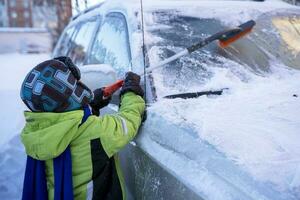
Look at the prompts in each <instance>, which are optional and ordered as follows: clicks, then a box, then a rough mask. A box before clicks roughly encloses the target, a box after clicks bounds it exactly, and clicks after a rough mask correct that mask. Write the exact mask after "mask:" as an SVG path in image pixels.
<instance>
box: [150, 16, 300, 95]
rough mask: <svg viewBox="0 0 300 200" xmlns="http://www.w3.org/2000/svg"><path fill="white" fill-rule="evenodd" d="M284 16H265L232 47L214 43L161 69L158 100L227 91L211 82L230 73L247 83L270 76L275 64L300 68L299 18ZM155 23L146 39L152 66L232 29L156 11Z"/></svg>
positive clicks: (153, 20)
mask: <svg viewBox="0 0 300 200" xmlns="http://www.w3.org/2000/svg"><path fill="white" fill-rule="evenodd" d="M283 13H284V14H280V13H278V12H277V13H269V14H265V15H263V16H261V17H260V18H258V19H257V20H256V22H257V25H256V26H255V28H254V29H253V31H252V33H251V34H249V35H248V36H247V37H244V38H242V39H240V40H238V41H237V42H235V43H233V44H232V45H230V46H229V47H228V48H225V49H222V48H220V47H219V46H218V44H217V43H216V42H213V43H211V44H210V45H208V46H206V47H205V48H202V49H200V50H198V51H196V52H194V53H192V54H191V55H188V56H185V57H182V58H180V59H178V60H176V61H174V62H172V63H169V64H167V65H165V67H164V68H162V69H160V70H157V72H154V73H155V76H154V80H156V84H155V87H156V90H157V93H158V94H157V95H158V96H166V95H169V94H174V93H183V92H195V90H198V91H199V90H203V89H204V88H206V89H221V88H222V87H223V86H221V85H218V84H217V83H215V84H214V85H213V86H211V85H208V82H210V81H211V80H212V79H213V78H215V77H216V76H218V74H219V73H222V72H225V71H224V70H225V69H226V70H227V73H230V76H233V77H234V78H237V79H239V80H241V81H244V82H247V81H248V80H249V79H250V78H251V75H254V74H255V75H261V76H265V75H267V74H268V73H270V72H271V71H272V70H271V63H272V61H274V60H277V61H279V62H281V63H283V64H284V65H286V66H288V67H292V68H298V69H300V54H299V51H300V40H299V39H300V14H297V13H296V12H295V13H293V12H291V13H289V12H283ZM151 20H152V21H151V23H152V25H151V26H149V27H148V30H149V31H148V34H149V35H148V38H147V39H148V41H147V43H148V55H149V60H150V65H154V64H156V63H157V62H159V61H161V60H164V59H166V58H168V57H170V56H172V55H174V54H175V53H178V52H179V51H181V50H183V49H184V48H186V47H188V46H190V45H192V44H194V43H196V42H198V41H199V40H201V39H203V38H206V37H208V36H210V35H212V34H214V33H217V32H219V31H222V30H225V29H228V28H229V27H228V26H225V25H224V24H223V23H222V22H221V21H219V20H217V19H211V18H209V19H205V18H196V17H191V16H184V15H182V14H178V13H177V12H176V11H173V12H170V11H168V12H167V11H157V12H154V13H152V19H151ZM237 25H238V24H237ZM215 86H216V87H217V88H212V87H215ZM224 86H225V87H227V86H228V85H226V84H225V85H224ZM229 86H230V85H229Z"/></svg>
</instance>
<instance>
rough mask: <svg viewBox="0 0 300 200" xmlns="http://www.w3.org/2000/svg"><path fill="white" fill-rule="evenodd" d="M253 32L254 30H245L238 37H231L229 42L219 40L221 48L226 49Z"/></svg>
mask: <svg viewBox="0 0 300 200" xmlns="http://www.w3.org/2000/svg"><path fill="white" fill-rule="evenodd" d="M251 30H252V28H250V29H248V30H244V31H242V32H241V33H239V34H237V35H236V36H234V37H231V38H229V39H228V40H225V41H221V40H219V46H220V47H221V48H226V47H228V46H229V45H230V44H232V43H233V42H235V41H237V40H238V39H240V38H242V37H244V36H245V35H247V34H248V33H250V32H251Z"/></svg>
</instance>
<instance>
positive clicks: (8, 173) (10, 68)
mask: <svg viewBox="0 0 300 200" xmlns="http://www.w3.org/2000/svg"><path fill="white" fill-rule="evenodd" d="M48 58H49V55H48V54H17V53H16V54H0V61H1V73H0V80H1V81H0V99H1V103H0V110H1V115H0V121H1V124H0V174H1V176H0V199H21V195H22V194H21V191H22V185H23V177H24V169H25V164H26V155H25V152H24V147H23V145H22V143H21V140H20V132H21V130H22V128H23V126H24V123H25V120H24V116H23V112H24V110H26V106H25V105H24V103H23V102H22V100H21V98H20V88H21V84H22V81H23V79H24V77H25V76H26V74H27V73H28V72H29V71H30V70H31V69H32V68H33V67H34V66H35V65H36V64H38V63H40V62H42V61H44V60H45V59H48Z"/></svg>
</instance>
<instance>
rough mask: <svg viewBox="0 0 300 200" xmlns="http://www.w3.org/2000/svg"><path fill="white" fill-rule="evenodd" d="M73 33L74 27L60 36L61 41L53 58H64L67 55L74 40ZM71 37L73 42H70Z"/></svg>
mask: <svg viewBox="0 0 300 200" xmlns="http://www.w3.org/2000/svg"><path fill="white" fill-rule="evenodd" d="M74 31H75V26H72V27H70V28H68V29H67V30H66V31H65V33H64V34H63V36H62V39H61V41H60V44H59V45H58V48H57V50H56V52H55V55H54V56H55V57H57V56H65V55H66V54H67V53H68V50H69V48H71V46H72V44H73V42H74V41H73V40H74ZM72 36H73V40H72Z"/></svg>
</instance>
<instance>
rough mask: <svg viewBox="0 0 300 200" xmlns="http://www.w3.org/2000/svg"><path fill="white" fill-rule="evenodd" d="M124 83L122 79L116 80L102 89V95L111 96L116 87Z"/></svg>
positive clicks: (118, 87)
mask: <svg viewBox="0 0 300 200" xmlns="http://www.w3.org/2000/svg"><path fill="white" fill-rule="evenodd" d="M123 84H124V80H118V81H116V82H115V83H113V84H111V85H109V86H106V87H105V88H104V90H103V96H104V97H111V96H112V95H113V93H115V92H116V91H117V90H118V89H120V88H121V87H122V86H123Z"/></svg>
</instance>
